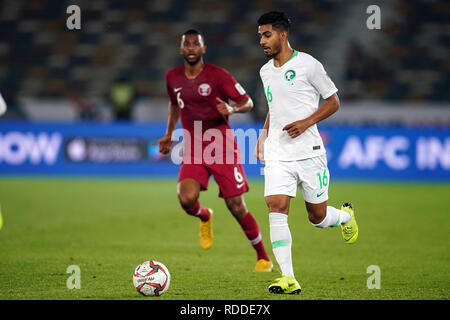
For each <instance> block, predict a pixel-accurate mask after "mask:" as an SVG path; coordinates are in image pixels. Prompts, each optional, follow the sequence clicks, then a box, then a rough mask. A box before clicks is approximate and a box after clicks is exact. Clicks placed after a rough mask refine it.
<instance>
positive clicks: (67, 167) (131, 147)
mask: <svg viewBox="0 0 450 320" xmlns="http://www.w3.org/2000/svg"><path fill="white" fill-rule="evenodd" d="M261 128H262V123H250V124H248V123H246V124H237V125H233V129H234V133H235V135H236V138H237V141H238V144H239V146H240V149H241V151H242V153H243V158H242V162H243V163H244V168H245V172H246V174H247V176H248V177H261V172H262V170H261V169H262V168H263V166H264V165H263V164H261V163H259V162H258V161H257V160H256V159H255V157H254V156H253V150H254V147H255V143H256V139H257V137H258V134H259V130H260V129H261ZM165 130H166V126H165V123H147V124H132V123H90V122H85V123H84V122H82V123H29V122H9V121H8V122H0V175H46V176H48V175H72V176H73V175H80V176H91V175H100V176H110V175H113V176H114V175H117V176H119V175H120V176H135V177H137V176H139V177H153V176H155V177H156V176H160V177H163V176H172V177H174V176H176V175H177V173H178V169H179V162H180V157H179V156H177V152H178V151H179V150H177V152H172V153H171V154H169V155H167V156H163V155H161V154H160V153H159V151H158V146H153V145H152V144H153V143H154V142H155V141H156V140H157V139H158V138H160V137H161V136H162V135H163V134H164V133H165ZM179 130H180V129H179ZM319 131H320V133H321V135H322V138H323V140H324V143H325V147H326V150H327V157H328V167H329V170H330V175H331V177H333V178H341V179H352V180H353V179H366V180H367V179H383V180H386V179H387V180H401V181H405V180H427V181H450V128H440V129H439V128H410V127H405V128H402V127H389V126H386V127H360V126H326V125H319ZM179 136H182V134H179ZM179 140H180V141H181V140H182V139H181V138H179ZM177 142H178V141H177ZM174 146H175V147H174V150H176V149H181V148H177V146H181V145H177V144H175V145H174ZM178 153H179V152H178Z"/></svg>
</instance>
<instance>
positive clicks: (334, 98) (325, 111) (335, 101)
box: [307, 93, 340, 126]
mask: <svg viewBox="0 0 450 320" xmlns="http://www.w3.org/2000/svg"><path fill="white" fill-rule="evenodd" d="M339 106H340V102H339V97H338V95H337V93H334V94H332V95H331V96H330V97H328V98H327V99H325V102H324V104H322V106H321V107H320V108H319V109H317V111H316V112H314V113H313V114H312V115H311V116H309V117H308V118H307V119H309V122H310V123H311V125H310V126H312V125H314V124H316V123H317V122H320V121H322V120H325V119H326V118H328V117H329V116H331V115H332V114H333V113H335V112H336V111H338V109H339Z"/></svg>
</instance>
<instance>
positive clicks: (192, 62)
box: [183, 54, 202, 66]
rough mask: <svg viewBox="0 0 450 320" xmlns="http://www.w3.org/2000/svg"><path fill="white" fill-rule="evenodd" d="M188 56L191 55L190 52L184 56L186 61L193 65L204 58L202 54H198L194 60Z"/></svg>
mask: <svg viewBox="0 0 450 320" xmlns="http://www.w3.org/2000/svg"><path fill="white" fill-rule="evenodd" d="M188 56H189V54H186V55H183V58H184V61H186V62H187V63H189V65H191V66H195V65H196V64H197V63H198V62H199V61H200V59H201V58H202V55H201V54H199V55H196V56H195V59H194V60H189V57H188Z"/></svg>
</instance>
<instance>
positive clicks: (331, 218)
mask: <svg viewBox="0 0 450 320" xmlns="http://www.w3.org/2000/svg"><path fill="white" fill-rule="evenodd" d="M350 218H351V216H350V213H348V212H347V211H344V210H339V209H336V208H334V207H330V206H327V215H326V216H325V218H324V219H323V220H322V221H321V222H320V223H318V224H314V223H311V224H312V225H313V226H314V227H317V228H328V227H337V226H338V225H340V224H342V223H347V222H349V221H350Z"/></svg>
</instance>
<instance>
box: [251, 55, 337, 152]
mask: <svg viewBox="0 0 450 320" xmlns="http://www.w3.org/2000/svg"><path fill="white" fill-rule="evenodd" d="M260 76H261V80H262V82H263V85H264V92H265V95H266V98H267V101H268V104H269V115H270V124H269V134H268V137H267V139H266V141H265V143H264V159H265V160H281V161H294V160H302V159H308V158H312V157H316V156H319V155H322V154H325V153H326V152H325V147H324V145H323V142H322V138H321V137H320V135H319V131H318V130H317V126H316V125H315V124H314V125H313V126H311V127H309V128H308V129H307V130H305V132H303V133H302V134H301V135H299V136H298V137H296V138H294V139H292V138H291V137H290V136H289V134H288V133H287V131H283V127H284V126H285V125H287V124H289V123H292V122H294V121H297V120H302V119H305V118H307V117H309V116H310V115H311V114H313V113H314V112H315V111H316V110H317V109H318V108H319V100H320V96H319V94H320V95H321V96H322V97H323V98H324V99H327V98H329V97H330V96H331V95H333V94H334V93H336V92H337V91H338V90H337V89H336V86H335V85H334V83H333V81H331V79H330V77H328V75H327V73H326V72H325V70H324V68H323V66H322V64H321V63H320V62H319V61H317V60H316V59H315V58H313V57H312V56H310V55H309V54H306V53H302V52H298V51H294V54H293V56H292V58H291V59H290V60H289V61H287V62H286V63H285V64H284V65H282V66H281V67H279V68H277V67H275V66H274V62H273V59H271V60H269V62H267V63H266V64H265V65H264V66H262V68H261V70H260Z"/></svg>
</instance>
